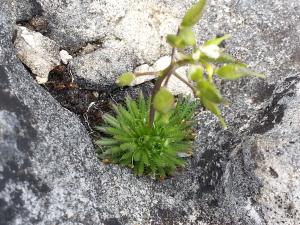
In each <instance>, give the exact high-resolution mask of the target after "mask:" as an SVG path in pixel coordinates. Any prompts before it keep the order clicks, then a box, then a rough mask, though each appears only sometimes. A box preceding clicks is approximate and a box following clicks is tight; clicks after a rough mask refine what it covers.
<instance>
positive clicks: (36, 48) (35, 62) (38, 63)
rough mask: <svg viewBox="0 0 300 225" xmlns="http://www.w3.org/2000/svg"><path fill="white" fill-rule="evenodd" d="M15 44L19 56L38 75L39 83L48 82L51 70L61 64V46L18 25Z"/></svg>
mask: <svg viewBox="0 0 300 225" xmlns="http://www.w3.org/2000/svg"><path fill="white" fill-rule="evenodd" d="M14 45H15V48H16V50H17V56H18V58H19V59H20V60H21V61H22V62H23V63H24V64H25V65H26V66H28V67H29V68H30V69H31V72H32V73H33V74H35V75H36V79H37V81H38V83H41V84H42V83H46V82H47V80H48V74H49V72H50V71H51V70H53V69H54V68H55V67H56V66H58V65H59V64H60V58H59V46H58V45H57V44H56V43H55V42H54V41H53V40H51V39H49V38H47V37H45V36H43V35H42V34H40V33H38V32H35V31H31V30H29V29H27V28H26V27H22V26H18V28H17V37H16V39H15V41H14Z"/></svg>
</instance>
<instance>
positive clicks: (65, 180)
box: [0, 0, 300, 225]
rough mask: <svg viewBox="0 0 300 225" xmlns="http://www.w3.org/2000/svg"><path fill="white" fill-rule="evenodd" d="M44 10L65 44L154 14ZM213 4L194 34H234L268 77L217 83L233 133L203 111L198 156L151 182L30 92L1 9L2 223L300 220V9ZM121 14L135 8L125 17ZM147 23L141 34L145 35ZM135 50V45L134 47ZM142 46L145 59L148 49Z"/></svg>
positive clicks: (33, 88) (240, 50)
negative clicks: (110, 157)
mask: <svg viewBox="0 0 300 225" xmlns="http://www.w3.org/2000/svg"><path fill="white" fill-rule="evenodd" d="M37 2H40V3H41V5H42V7H43V10H44V11H45V12H44V14H45V15H47V17H48V20H49V21H50V25H51V35H50V36H51V37H52V38H53V39H56V41H59V42H60V43H61V45H64V44H67V43H70V45H74V44H78V43H81V42H85V41H91V40H96V39H97V38H99V37H100V38H102V37H110V36H109V35H110V28H111V27H109V26H110V25H111V24H114V23H115V21H116V20H117V19H116V18H118V17H116V16H115V15H120V17H122V15H123V16H124V19H123V20H122V21H123V23H124V24H126V20H125V18H126V15H127V14H129V15H131V17H129V18H135V19H134V20H133V21H134V22H141V21H137V19H136V18H139V17H138V16H143V15H141V13H139V10H136V9H138V8H139V5H143V4H145V8H147V10H149V9H151V5H147V4H148V1H138V2H136V3H132V4H129V2H131V1H123V2H121V3H120V2H118V3H116V2H113V1H101V3H99V2H98V1H93V4H91V3H90V2H84V3H82V2H81V3H82V4H81V3H80V2H79V1H76V0H70V1H48V0H44V1H37ZM141 2H142V3H141ZM186 2H189V1H186ZM186 2H182V1H175V2H174V1H169V0H167V1H159V2H158V3H157V4H156V5H155V8H157V7H159V6H161V4H165V5H166V6H170V8H172V10H171V12H172V13H175V14H177V13H180V12H181V10H178V9H182V12H183V11H184V10H183V9H184V8H185V7H186ZM210 2H211V4H210V6H209V8H208V9H207V11H206V13H205V15H204V18H205V19H204V20H203V21H202V23H201V25H199V26H198V27H197V29H196V31H197V32H198V33H199V36H200V37H201V38H207V37H211V36H212V35H214V34H215V33H217V32H224V33H231V34H232V35H233V37H234V38H233V39H232V40H231V41H228V43H227V45H228V48H229V49H231V50H232V52H235V56H236V57H237V58H239V59H242V60H244V61H246V62H247V63H250V65H251V66H252V67H254V68H255V69H257V70H258V71H261V72H263V73H265V74H266V75H267V80H266V81H265V82H262V81H258V80H255V79H243V80H241V81H237V82H233V83H229V82H225V83H224V84H220V85H221V88H222V92H223V93H224V95H225V96H228V97H229V98H230V100H231V102H232V104H231V107H230V108H224V109H223V112H224V115H225V118H226V120H227V122H228V125H229V129H228V130H222V129H221V128H220V126H219V124H218V122H217V120H216V119H215V118H214V117H213V116H212V115H211V114H209V113H208V112H205V111H201V112H199V113H198V115H197V116H196V121H197V123H198V128H199V129H198V130H199V133H198V137H197V140H196V142H195V154H194V157H193V158H192V159H190V160H189V163H188V166H187V167H186V168H185V169H184V170H182V171H178V173H177V174H176V175H175V176H174V177H173V178H170V179H167V180H165V181H163V182H155V181H152V180H151V179H149V178H146V177H141V178H137V177H134V176H133V175H132V174H131V172H130V171H129V170H127V169H122V168H120V167H119V166H116V165H110V166H105V165H103V164H101V163H99V162H98V160H97V158H96V156H95V153H94V149H93V146H92V143H91V140H90V138H89V136H88V134H87V132H86V130H85V129H84V127H83V125H81V123H80V122H79V120H78V119H77V117H76V116H75V115H74V114H72V113H71V112H69V111H68V110H66V109H63V108H62V107H61V106H60V105H59V104H58V103H57V102H56V101H55V100H54V99H53V98H52V97H51V96H50V95H49V94H48V93H47V92H46V91H45V90H44V89H43V88H41V87H39V86H38V85H36V84H34V82H33V80H32V78H30V75H29V74H28V72H27V71H26V70H25V69H24V68H23V66H22V64H21V63H20V62H19V61H18V60H17V59H16V57H15V56H14V50H13V47H12V46H11V39H12V33H13V31H12V28H13V24H14V23H15V18H16V15H15V12H14V11H13V10H12V9H13V5H12V1H9V0H4V4H1V5H0V10H1V12H0V43H1V46H0V53H1V54H0V65H1V67H0V79H1V80H0V81H1V82H0V87H1V89H0V149H1V152H0V154H1V157H0V224H105V225H106V224H200V225H229V224H234V225H274V224H290V225H292V224H293V225H294V224H299V223H300V221H299V154H300V153H299V129H300V128H299V126H298V124H299V107H300V102H299V92H300V91H299V90H300V87H299V77H300V74H299V72H298V71H299V69H300V62H299V46H300V40H299V37H300V35H299V34H300V27H299V24H300V23H299V22H300V18H299V17H300V13H299V11H300V2H299V1H298V0H290V1H288V2H284V1H280V0H262V1H258V0H239V1H238V0H212V1H210ZM5 3H6V4H5ZM105 3H107V4H106V6H104V5H105ZM188 4H190V2H189V3H188ZM90 5H91V6H90ZM62 6H63V7H62ZM124 6H126V7H127V6H130V7H131V8H130V9H128V10H127V11H122V10H123V9H122V7H124ZM146 6H147V7H146ZM148 8H149V9H148ZM47 9H48V11H47ZM92 9H93V10H92ZM159 9H160V10H158V12H157V15H159V16H158V17H157V15H156V14H155V17H154V18H160V15H162V16H164V15H167V14H168V9H169V8H168V7H163V8H159ZM118 10H119V11H118ZM134 10H136V11H137V14H138V15H134V12H135V11H134ZM164 10H166V11H167V12H164ZM179 11H180V12H179ZM75 12H76V13H75ZM77 12H78V13H77ZM85 12H88V13H90V14H89V16H86V14H85ZM112 12H113V13H112ZM92 15H94V17H92ZM113 15H114V16H113ZM146 15H147V14H146ZM102 16H104V18H110V19H111V21H112V22H111V23H109V24H107V23H105V22H107V21H110V20H109V19H106V20H105V19H103V17H102ZM100 17H101V18H102V20H100V19H99V18H100ZM65 18H67V19H68V20H65ZM83 18H84V19H83ZM86 18H88V21H86V20H85V19H86ZM162 18H164V17H162ZM70 21H72V22H73V23H70ZM124 21H125V22H124ZM128 21H130V19H128ZM150 21H152V20H151V19H150ZM158 21H163V20H158ZM87 22H89V23H87ZM98 22H100V23H99V24H100V25H99V29H98V28H97V29H96V27H95V24H97V25H98ZM74 24H75V25H74ZM86 24H87V25H86ZM130 24H131V23H130ZM133 24H134V23H133ZM143 25H144V24H142V25H141V24H140V25H139V27H141V28H143V29H144V27H146V28H147V26H143ZM124 26H125V25H124ZM161 26H162V28H161V29H164V27H163V25H162V24H161ZM149 27H150V26H149ZM125 28H126V29H125ZM125 28H124V29H123V31H124V30H125V31H128V29H129V27H128V26H127V27H126V26H125ZM146 28H145V29H146ZM120 30H122V29H120ZM97 32H99V33H97ZM131 32H132V33H131ZM95 33H96V35H95ZM134 33H135V31H132V30H131V31H130V32H128V36H126V33H124V34H123V35H124V36H122V37H121V39H123V38H124V40H125V36H126V38H128V40H133V37H135V36H134V35H132V34H134ZM141 34H143V35H144V34H147V35H148V33H147V32H144V31H143V32H141ZM97 35H98V36H97ZM147 35H145V36H147ZM154 36H155V35H154ZM130 38H132V39H130ZM154 39H155V38H154ZM142 40H144V39H142ZM121 41H123V40H121ZM124 42H125V41H124ZM132 43H139V42H138V39H136V40H133V41H132ZM125 46H127V45H125ZM151 46H152V45H151ZM127 47H128V48H129V49H131V48H133V49H135V50H136V48H134V47H133V46H132V45H128V46H127ZM141 49H144V50H143V51H144V52H147V49H148V46H146V47H145V45H141ZM97 51H98V50H97ZM99 51H101V50H99ZM111 51H114V50H111ZM133 51H134V50H133ZM149 54H150V53H149ZM159 54H161V53H158V56H161V55H159ZM146 55H148V54H147V53H146V54H145V55H143V57H141V58H144V57H145V56H146ZM151 55H152V53H151ZM135 57H136V56H134V57H133V58H135ZM137 57H138V58H139V56H138V55H137ZM151 57H152V56H151ZM155 57H156V56H155ZM155 57H154V58H153V59H155ZM145 58H146V57H145ZM145 61H146V60H145ZM131 63H133V64H130V62H129V65H134V64H135V62H131Z"/></svg>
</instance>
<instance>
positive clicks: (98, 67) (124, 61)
mask: <svg viewBox="0 0 300 225" xmlns="http://www.w3.org/2000/svg"><path fill="white" fill-rule="evenodd" d="M136 61H137V59H136V57H135V56H134V54H133V53H132V50H131V49H130V48H128V47H127V46H126V45H125V43H124V42H121V41H111V42H106V44H105V47H104V48H103V49H98V50H96V51H94V52H91V53H88V54H84V55H82V56H78V57H75V58H74V59H73V60H72V61H71V64H70V65H71V70H72V72H73V75H74V77H75V80H76V83H78V84H79V85H80V86H81V87H84V88H86V89H98V90H105V89H107V88H111V87H112V86H114V85H115V81H116V79H117V77H118V76H120V75H121V74H122V73H125V72H128V71H132V70H133V68H134V67H136Z"/></svg>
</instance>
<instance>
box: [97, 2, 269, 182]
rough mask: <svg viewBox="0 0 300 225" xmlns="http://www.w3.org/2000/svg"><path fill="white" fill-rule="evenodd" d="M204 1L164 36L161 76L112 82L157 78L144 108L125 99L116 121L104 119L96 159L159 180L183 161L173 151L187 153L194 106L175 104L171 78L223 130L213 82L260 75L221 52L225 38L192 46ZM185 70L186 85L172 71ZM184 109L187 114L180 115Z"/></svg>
mask: <svg viewBox="0 0 300 225" xmlns="http://www.w3.org/2000/svg"><path fill="white" fill-rule="evenodd" d="M205 5H206V0H199V1H198V2H197V3H196V4H195V5H193V6H192V7H191V8H190V9H189V10H188V11H187V12H186V14H185V16H184V18H183V20H182V22H181V24H180V27H179V29H178V31H177V34H170V35H168V36H167V42H168V43H169V44H170V45H171V46H172V54H171V62H170V65H169V66H168V67H166V68H165V69H164V70H162V71H157V72H145V73H132V72H128V73H125V74H122V75H121V76H120V77H119V78H118V79H117V81H116V83H117V84H118V85H119V86H128V85H130V84H131V83H132V82H133V81H134V79H135V78H136V77H139V76H144V75H157V80H156V83H155V85H154V88H153V90H152V95H151V99H150V100H149V101H148V102H147V103H146V101H145V100H144V99H143V97H140V99H139V100H138V102H135V101H134V100H131V99H127V100H126V104H127V108H124V107H122V106H114V110H115V112H116V117H113V116H110V115H107V116H105V118H104V121H105V123H106V124H107V125H106V126H105V127H102V128H100V130H101V131H103V132H104V133H106V134H108V135H109V136H110V137H109V138H106V139H102V140H100V141H98V142H97V144H98V145H99V146H100V147H101V148H104V151H103V154H102V156H103V157H104V159H106V160H107V161H109V162H113V163H121V164H123V165H125V166H129V167H131V168H133V169H134V171H135V172H136V173H137V174H139V175H140V174H143V173H151V174H154V175H156V176H160V177H164V176H166V175H169V174H172V172H173V171H174V170H175V169H176V167H178V166H182V165H184V161H183V160H182V159H181V158H180V157H179V156H178V154H177V153H178V152H181V151H189V150H190V145H189V143H188V141H189V140H190V139H189V138H188V137H187V136H186V134H187V133H189V132H190V130H191V121H190V120H191V118H192V115H193V111H194V109H195V108H194V107H191V106H190V105H189V104H188V103H187V102H184V103H183V102H180V101H179V102H178V103H177V105H176V106H175V98H174V96H173V95H172V93H171V92H170V91H168V90H167V88H166V86H167V84H168V82H169V79H170V77H171V76H175V77H177V78H178V79H179V80H181V81H182V82H184V83H185V84H186V85H188V86H189V87H190V88H191V89H192V90H193V93H194V95H195V97H196V98H198V99H199V100H200V102H201V104H202V106H203V107H204V108H206V109H207V110H209V111H210V112H212V113H213V114H214V115H216V116H217V117H218V118H219V121H220V123H221V125H222V126H223V127H226V124H225V121H224V119H223V117H222V115H221V111H220V109H219V105H220V104H224V103H226V100H225V99H224V98H223V97H222V95H221V93H220V91H219V90H218V88H217V87H216V85H215V84H214V80H215V79H217V78H218V79H224V80H236V79H239V78H242V77H245V76H256V77H259V78H263V75H261V74H259V73H256V72H254V71H252V70H250V69H248V68H247V66H246V65H245V64H242V63H240V62H239V61H237V60H235V59H234V58H233V57H231V56H230V55H229V54H227V53H225V52H224V49H222V48H221V44H222V42H223V41H225V40H226V39H228V38H230V35H224V36H222V37H217V38H214V39H211V40H208V41H205V42H204V43H203V44H202V45H200V46H198V45H197V41H196V37H195V34H194V32H193V30H192V28H193V26H194V25H195V24H196V23H197V22H198V21H199V20H200V18H201V16H202V12H203V9H204V7H205ZM187 65H188V66H189V67H190V68H189V73H188V77H189V81H186V80H185V79H183V78H182V77H180V75H179V74H178V73H177V72H176V70H177V69H179V68H180V67H183V66H187ZM186 110H187V111H188V112H189V113H185V112H186Z"/></svg>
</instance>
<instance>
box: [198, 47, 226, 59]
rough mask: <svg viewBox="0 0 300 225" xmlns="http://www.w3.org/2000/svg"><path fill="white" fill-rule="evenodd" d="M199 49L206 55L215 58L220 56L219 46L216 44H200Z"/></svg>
mask: <svg viewBox="0 0 300 225" xmlns="http://www.w3.org/2000/svg"><path fill="white" fill-rule="evenodd" d="M200 51H201V52H202V53H204V54H205V55H206V56H208V57H210V58H213V59H217V58H219V57H220V54H221V53H220V52H221V50H220V48H219V46H218V45H206V46H201V47H200Z"/></svg>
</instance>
